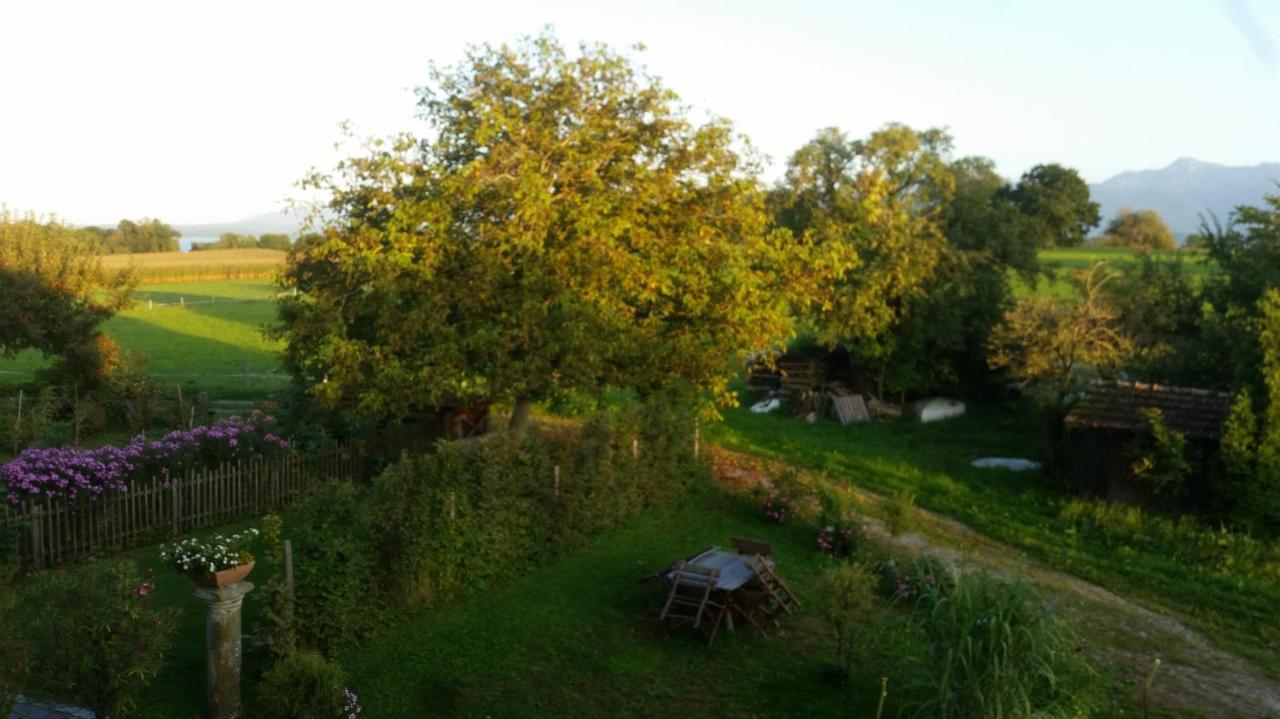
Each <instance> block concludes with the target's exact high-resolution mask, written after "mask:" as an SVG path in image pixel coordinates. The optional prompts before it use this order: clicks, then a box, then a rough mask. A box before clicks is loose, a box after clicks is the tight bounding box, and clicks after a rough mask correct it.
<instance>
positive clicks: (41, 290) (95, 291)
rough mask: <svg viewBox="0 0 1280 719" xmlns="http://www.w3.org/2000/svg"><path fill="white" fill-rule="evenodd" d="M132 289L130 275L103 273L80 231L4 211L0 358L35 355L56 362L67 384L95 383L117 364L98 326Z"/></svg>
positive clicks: (0, 259)
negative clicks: (29, 351) (26, 352)
mask: <svg viewBox="0 0 1280 719" xmlns="http://www.w3.org/2000/svg"><path fill="white" fill-rule="evenodd" d="M132 288H133V279H132V277H131V276H130V275H129V273H128V272H127V271H122V272H116V273H109V272H106V271H104V270H103V269H102V263H101V261H100V260H99V259H98V258H97V257H96V256H95V255H94V254H93V249H92V248H91V247H90V246H89V245H88V244H87V243H86V242H85V241H84V240H83V238H81V237H80V235H79V234H77V232H76V231H75V230H73V229H71V228H69V227H66V226H63V225H60V224H58V223H57V222H54V221H50V222H46V223H41V222H39V221H37V220H36V219H35V218H34V217H33V216H26V217H20V216H17V215H14V214H12V213H10V212H8V211H7V210H3V209H0V296H2V297H4V302H0V356H5V357H13V356H14V355H16V354H17V353H18V352H19V351H21V350H25V349H32V350H36V351H38V352H40V353H41V354H42V355H44V356H46V357H56V358H58V364H57V366H56V368H55V369H56V373H57V374H58V375H60V376H62V377H63V378H65V379H66V380H68V381H71V382H74V383H75V384H78V385H91V384H95V383H96V382H98V381H99V380H101V379H102V378H103V377H105V376H106V375H108V374H109V373H110V371H111V369H112V364H113V362H114V359H115V358H114V353H115V348H114V345H113V344H112V343H111V342H110V341H109V340H107V338H106V337H104V336H103V335H102V333H101V332H100V331H99V329H98V325H99V324H101V323H102V322H103V321H104V320H106V319H107V318H108V317H110V316H111V314H112V313H113V312H114V311H115V310H117V309H119V308H120V307H122V306H123V305H124V304H125V303H126V302H127V301H128V298H129V295H130V292H131V291H132Z"/></svg>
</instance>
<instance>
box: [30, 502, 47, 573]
mask: <svg viewBox="0 0 1280 719" xmlns="http://www.w3.org/2000/svg"><path fill="white" fill-rule="evenodd" d="M29 516H30V517H31V561H32V562H33V563H34V564H35V566H36V568H37V569H39V568H41V567H43V566H44V509H42V508H41V507H40V505H38V504H37V505H35V506H33V507H32V508H31V512H30V515H29Z"/></svg>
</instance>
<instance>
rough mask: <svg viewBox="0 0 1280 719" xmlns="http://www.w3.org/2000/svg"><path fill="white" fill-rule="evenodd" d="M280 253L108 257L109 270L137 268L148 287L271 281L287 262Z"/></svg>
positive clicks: (188, 253) (153, 254) (210, 252)
mask: <svg viewBox="0 0 1280 719" xmlns="http://www.w3.org/2000/svg"><path fill="white" fill-rule="evenodd" d="M284 257H285V253H283V252H281V251H279V250H259V249H254V250H204V251H201V252H143V253H139V254H127V255H106V256H105V257H103V258H102V264H103V266H104V267H107V268H109V269H115V268H123V267H129V266H133V267H134V268H136V270H137V272H138V277H139V279H140V280H141V281H142V282H143V283H145V284H156V283H164V282H185V281H193V280H237V279H239V280H244V279H267V278H270V277H271V275H272V273H273V272H275V270H276V268H277V267H279V266H280V265H281V263H283V262H284Z"/></svg>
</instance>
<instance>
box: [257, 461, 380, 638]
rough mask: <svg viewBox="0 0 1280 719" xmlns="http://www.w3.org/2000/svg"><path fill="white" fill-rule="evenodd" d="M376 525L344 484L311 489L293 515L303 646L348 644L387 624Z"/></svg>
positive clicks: (299, 633) (299, 629)
mask: <svg viewBox="0 0 1280 719" xmlns="http://www.w3.org/2000/svg"><path fill="white" fill-rule="evenodd" d="M376 529H377V527H375V526H373V525H372V524H371V523H370V522H369V517H368V514H367V512H366V509H365V506H364V503H363V502H362V494H361V491H360V489H359V488H358V487H355V486H353V485H351V484H346V483H333V484H330V485H329V486H327V487H325V488H323V489H321V490H319V491H317V492H315V493H313V494H312V495H310V496H309V497H307V498H306V499H305V500H303V501H302V502H301V503H299V504H298V505H297V506H296V508H295V510H294V511H293V512H292V513H291V522H290V526H289V533H290V535H291V538H292V539H293V540H294V541H295V542H296V546H295V550H294V575H293V577H294V596H295V597H296V604H295V605H294V626H295V629H296V637H297V642H298V643H299V644H301V645H302V646H306V647H314V648H317V649H320V650H324V651H328V650H329V649H331V648H333V647H337V646H342V645H349V644H352V643H354V642H355V641H357V640H359V639H361V638H363V637H366V636H369V635H370V634H371V633H373V631H374V629H376V628H377V627H378V626H380V625H381V623H382V622H383V620H384V618H385V617H384V612H385V610H386V607H387V600H386V598H384V597H383V595H382V594H381V593H380V592H379V591H377V590H378V588H379V586H380V585H381V583H382V581H383V580H384V579H385V576H384V574H383V572H380V571H379V567H378V563H377V559H378V558H377V556H376V554H375V552H374V551H373V549H374V541H373V538H372V536H371V535H372V533H373V532H374V531H375V530H376ZM278 628H279V627H278ZM279 629H281V630H283V629H282V628H279ZM273 631H274V630H273Z"/></svg>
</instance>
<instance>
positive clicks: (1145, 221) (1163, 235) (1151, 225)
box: [1097, 207, 1178, 252]
mask: <svg viewBox="0 0 1280 719" xmlns="http://www.w3.org/2000/svg"><path fill="white" fill-rule="evenodd" d="M1097 244H1098V245H1099V246H1102V247H1128V248H1130V249H1134V250H1140V251H1142V252H1148V251H1150V250H1172V249H1175V248H1176V247H1177V246H1178V243H1177V241H1175V240H1174V239H1173V232H1172V231H1171V230H1170V229H1169V226H1168V225H1166V224H1165V223H1164V220H1163V219H1161V217H1160V215H1159V213H1157V212H1156V211H1155V210H1138V211H1136V212H1135V211H1134V210H1132V209H1130V208H1128V207H1122V208H1120V211H1119V212H1117V213H1116V216H1115V217H1114V218H1112V220H1111V222H1110V223H1108V224H1107V229H1106V231H1105V232H1104V233H1103V234H1102V237H1100V238H1098V241H1097Z"/></svg>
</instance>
